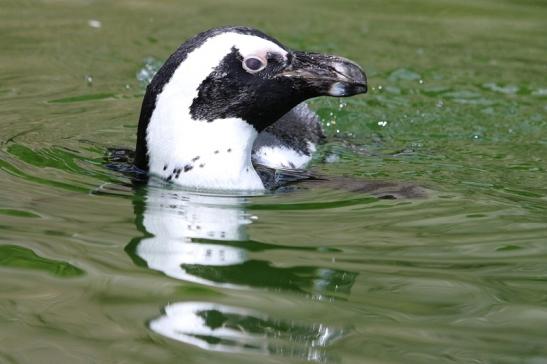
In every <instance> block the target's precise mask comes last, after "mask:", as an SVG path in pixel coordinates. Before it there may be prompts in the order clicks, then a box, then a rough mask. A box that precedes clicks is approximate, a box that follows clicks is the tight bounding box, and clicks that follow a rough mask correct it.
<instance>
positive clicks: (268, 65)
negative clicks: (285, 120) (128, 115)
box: [135, 27, 367, 170]
mask: <svg viewBox="0 0 547 364" xmlns="http://www.w3.org/2000/svg"><path fill="white" fill-rule="evenodd" d="M366 91H367V85H366V76H365V74H364V72H363V70H362V69H361V68H360V67H359V66H358V65H357V64H356V63H354V62H352V61H350V60H348V59H345V58H342V57H338V56H333V55H321V54H318V53H306V52H299V51H294V50H291V49H288V48H287V47H285V46H283V45H282V44H281V43H279V42H278V41H277V40H275V39H274V38H272V37H270V36H268V35H266V34H264V33H262V32H260V31H258V30H256V29H252V28H246V27H224V28H216V29H211V30H208V31H206V32H203V33H200V34H198V35H197V36H195V37H194V38H192V39H190V40H189V41H187V42H186V43H184V44H182V45H181V46H180V47H179V48H178V49H177V51H175V53H173V54H172V55H171V56H170V57H169V58H168V60H167V61H166V62H165V64H164V65H163V66H162V67H161V68H160V70H159V71H158V73H157V74H156V75H155V77H154V79H153V80H152V82H151V83H150V84H149V85H148V87H147V90H146V94H145V97H144V100H143V105H142V109H141V116H140V120H139V130H138V137H137V150H136V161H135V164H136V165H137V166H138V167H140V168H142V169H145V170H146V169H148V167H149V166H148V164H149V157H152V154H153V153H156V154H158V155H159V154H161V158H160V157H158V160H161V163H163V160H164V159H167V158H171V157H170V155H175V154H176V155H177V156H178V157H177V158H178V159H181V161H180V163H182V162H183V161H182V156H183V155H184V156H185V155H189V153H191V152H190V151H187V150H182V147H181V146H180V145H177V141H183V138H182V137H181V135H182V134H184V135H186V137H187V138H191V139H192V140H191V143H189V142H188V140H187V141H186V145H187V146H186V148H190V147H191V146H193V147H194V148H196V147H199V149H203V145H202V144H203V143H211V144H214V143H215V141H219V140H220V139H221V138H222V137H226V138H228V137H234V136H236V134H237V135H239V136H241V139H242V140H241V142H242V143H244V144H249V140H247V139H252V140H250V144H251V145H252V142H253V141H254V138H255V137H256V133H258V132H260V131H262V130H264V129H265V128H266V127H268V126H269V125H271V124H273V123H274V122H275V121H276V120H278V119H279V118H280V117H281V116H283V115H284V114H286V113H287V112H288V111H290V110H291V109H292V108H293V107H295V106H296V105H298V104H299V103H301V102H302V101H304V100H307V99H309V98H312V97H316V96H323V95H325V96H337V97H345V96H352V95H355V94H359V93H364V92H366ZM234 120H235V121H238V122H235V121H234ZM239 121H240V122H241V123H239ZM230 123H233V125H237V126H236V127H237V128H239V129H240V131H241V132H240V133H238V132H233V133H232V130H229V127H228V125H229V124H230ZM212 125H216V126H219V127H217V128H212V127H210V126H212ZM230 125H231V124H230ZM245 125H246V126H245ZM247 126H248V127H250V129H252V130H254V132H248V131H247V129H248V128H247ZM151 129H153V130H151ZM244 131H245V132H244ZM205 133H208V135H205ZM214 134H219V135H214ZM222 134H223V135H222ZM227 134H230V135H227ZM190 135H193V136H190ZM177 138H178V139H177ZM197 138H199V139H204V140H201V144H200V145H199V146H197V142H196V143H194V141H195V140H196V139H197ZM160 139H161V140H160ZM243 139H246V140H243ZM152 144H154V146H152ZM178 144H180V143H178ZM152 147H153V148H152ZM211 148H214V145H211ZM152 149H154V150H156V151H158V152H154V150H152ZM249 154H250V151H249ZM180 163H179V164H180Z"/></svg>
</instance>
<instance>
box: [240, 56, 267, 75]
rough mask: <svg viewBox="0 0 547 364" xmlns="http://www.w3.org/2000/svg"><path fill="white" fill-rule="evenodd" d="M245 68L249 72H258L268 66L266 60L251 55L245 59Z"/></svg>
mask: <svg viewBox="0 0 547 364" xmlns="http://www.w3.org/2000/svg"><path fill="white" fill-rule="evenodd" d="M243 68H244V69H245V71H247V72H249V73H256V72H258V71H262V70H263V69H264V68H266V61H264V60H262V59H260V58H258V57H249V58H245V59H244V60H243Z"/></svg>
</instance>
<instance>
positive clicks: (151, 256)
mask: <svg viewBox="0 0 547 364" xmlns="http://www.w3.org/2000/svg"><path fill="white" fill-rule="evenodd" d="M143 192H144V190H143ZM245 202H246V198H245V197H237V196H236V197H234V196H222V195H203V194H196V193H192V192H187V191H181V190H174V189H167V188H165V187H161V188H160V187H154V186H148V187H147V189H146V192H145V193H144V196H142V195H141V196H139V195H137V197H136V199H135V212H136V215H137V216H136V221H137V225H139V229H140V230H141V231H143V232H144V233H145V234H146V235H145V236H144V237H141V238H137V239H135V240H133V241H132V242H131V243H130V244H129V245H128V246H127V247H126V251H127V252H128V254H129V255H130V256H131V257H132V258H133V260H134V261H135V262H136V263H137V264H140V265H145V266H147V267H148V268H150V269H154V270H157V271H161V272H163V273H164V274H166V275H167V276H170V277H173V278H177V279H181V280H184V281H189V282H195V283H199V284H205V285H212V286H222V287H231V288H249V287H254V288H265V289H274V290H289V291H296V292H301V293H305V294H310V295H313V296H315V297H317V298H322V297H332V296H336V297H338V298H344V297H345V296H347V295H348V294H349V292H350V289H351V286H352V285H353V282H354V280H355V277H356V275H357V274H356V273H352V272H347V271H342V270H336V269H330V268H320V267H314V266H296V267H277V266H275V265H274V264H272V262H270V261H267V260H259V259H251V258H250V257H249V253H250V252H264V251H268V250H273V249H283V250H296V251H305V250H312V251H317V250H318V249H317V248H314V247H299V246H281V245H273V244H267V243H261V242H257V241H253V240H249V239H248V237H247V232H246V227H247V225H249V224H251V223H252V222H253V219H254V217H253V216H251V215H250V214H248V213H246V212H245V210H244V207H243V206H244V204H245Z"/></svg>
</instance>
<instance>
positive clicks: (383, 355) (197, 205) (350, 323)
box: [0, 0, 547, 364]
mask: <svg viewBox="0 0 547 364" xmlns="http://www.w3.org/2000/svg"><path fill="white" fill-rule="evenodd" d="M545 19H547V5H546V3H545V2H544V1H540V0H536V1H533V0H525V1H517V0H514V1H507V0H505V1H502V0H498V1H494V0H492V1H487V0H479V1H464V0H462V1H446V0H441V1H434V0H420V1H413V2H410V1H402V0H401V1H389V2H388V1H380V0H377V1H338V2H334V1H298V2H296V1H286V0H279V1H276V2H273V1H272V2H267V3H266V2H257V1H247V0H233V1H226V2H222V5H220V2H213V1H210V0H202V1H199V2H192V3H190V2H188V3H185V2H175V1H162V2H159V1H152V0H140V1H117V2H110V1H10V0H7V1H6V0H0V49H1V51H0V185H1V186H2V187H1V188H0V274H1V278H0V362H1V363H171V362H177V363H257V362H260V363H303V362H330V363H530V364H532V363H533V364H539V363H547V345H546V342H547V187H546V184H547V176H546V174H545V167H546V166H547V121H546V119H547V118H546V115H547V48H546V44H547V43H546V35H547V22H546V20H545ZM90 21H91V22H90ZM94 21H95V22H94ZM96 21H99V22H100V24H99V23H97V22H96ZM225 24H241V25H251V26H255V27H258V28H260V29H262V30H263V31H265V32H268V33H270V34H272V35H273V36H275V37H276V38H278V39H279V40H281V41H282V42H283V43H285V44H286V45H288V46H290V47H293V48H295V49H301V50H316V51H323V52H331V53H336V54H339V55H344V56H346V57H348V58H351V59H354V60H355V61H357V62H359V63H360V64H362V65H363V66H364V67H365V69H366V70H367V74H368V76H369V80H370V92H369V94H367V95H364V96H359V97H355V98H351V99H344V100H338V99H327V98H323V99H318V100H314V101H313V102H312V103H311V105H312V107H313V108H314V109H315V110H317V111H318V113H319V114H320V115H321V118H322V120H323V123H324V125H325V129H326V130H327V133H328V134H329V140H330V142H329V143H328V144H326V145H325V146H323V147H322V148H321V150H320V153H319V154H318V156H317V158H316V160H315V161H314V163H313V168H314V169H315V170H316V171H319V172H321V173H323V174H326V175H331V176H348V177H354V178H366V179H374V180H384V181H407V182H412V183H416V184H418V185H421V186H424V187H426V188H428V189H430V190H431V191H432V192H431V194H430V196H429V197H428V198H425V199H417V200H416V199H410V200H377V199H375V198H372V197H370V196H367V195H362V194H355V193H350V192H347V191H343V190H326V189H314V188H311V189H303V190H299V191H295V192H291V193H282V194H273V195H267V196H255V197H243V196H235V197H234V196H232V197H226V196H200V195H192V194H188V193H185V192H184V191H180V190H175V189H169V188H165V187H161V186H149V187H143V188H138V189H133V188H131V187H130V186H129V184H128V183H129V180H128V179H127V178H126V177H124V176H122V175H120V174H117V173H115V172H113V171H110V170H108V169H106V168H104V166H103V155H104V152H105V150H106V148H107V147H113V146H116V147H132V146H133V145H134V140H135V134H136V122H137V118H138V113H139V108H140V102H141V98H142V94H143V85H142V82H141V81H139V79H138V77H137V75H138V74H139V72H141V73H140V75H141V76H142V72H144V71H146V68H147V67H150V66H153V65H154V63H156V62H161V61H162V60H163V59H165V58H166V57H167V56H168V55H169V54H170V52H171V51H172V50H174V49H175V48H176V47H177V46H178V45H179V44H180V43H181V42H182V41H183V40H184V39H187V38H188V37H190V36H191V35H193V34H195V33H197V32H199V31H202V30H204V29H207V28H209V27H213V26H219V25H225ZM99 25H100V26H99Z"/></svg>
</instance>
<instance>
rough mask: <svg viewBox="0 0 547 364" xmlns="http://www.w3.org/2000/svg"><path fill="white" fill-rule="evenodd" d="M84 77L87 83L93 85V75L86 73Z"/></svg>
mask: <svg viewBox="0 0 547 364" xmlns="http://www.w3.org/2000/svg"><path fill="white" fill-rule="evenodd" d="M84 78H85V82H86V83H87V85H88V86H91V85H92V84H93V76H91V75H86V76H85V77H84Z"/></svg>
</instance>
